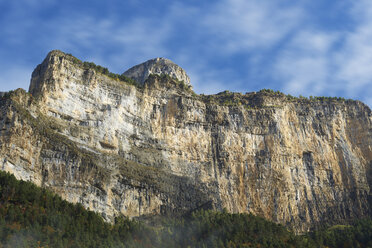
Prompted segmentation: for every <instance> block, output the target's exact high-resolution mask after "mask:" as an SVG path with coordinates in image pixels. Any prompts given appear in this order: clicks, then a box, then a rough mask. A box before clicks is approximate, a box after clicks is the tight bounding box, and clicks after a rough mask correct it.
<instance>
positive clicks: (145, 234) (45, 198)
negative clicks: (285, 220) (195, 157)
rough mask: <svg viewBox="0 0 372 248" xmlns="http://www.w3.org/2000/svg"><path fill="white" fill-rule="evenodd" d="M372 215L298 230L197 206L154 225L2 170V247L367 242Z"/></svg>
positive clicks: (357, 244) (370, 239) (369, 241)
mask: <svg viewBox="0 0 372 248" xmlns="http://www.w3.org/2000/svg"><path fill="white" fill-rule="evenodd" d="M371 245H372V221H371V220H363V221H358V222H356V223H355V224H354V225H353V226H342V227H340V226H336V227H333V228H329V229H324V230H322V231H318V232H315V233H310V234H306V235H302V236H296V235H294V234H293V233H292V232H290V231H288V230H287V229H286V228H284V227H283V226H281V225H277V224H274V223H271V222H268V221H266V220H264V219H262V218H259V217H255V216H253V215H249V214H230V213H227V212H225V211H223V212H215V211H203V210H202V211H198V212H194V213H192V214H190V215H188V216H185V217H183V218H174V219H169V218H168V219H165V218H164V219H160V220H158V222H157V223H153V224H152V225H148V224H144V223H141V222H138V221H133V220H129V219H127V218H125V217H120V218H117V219H116V221H115V224H109V223H105V222H104V221H103V219H102V218H101V217H100V216H99V215H98V214H96V213H94V212H92V211H88V210H86V209H84V208H83V207H82V206H81V205H80V204H71V203H68V202H66V201H64V200H62V199H61V198H60V197H59V196H57V195H55V194H53V193H51V192H50V191H48V190H47V189H42V188H39V187H37V186H35V185H34V184H32V183H30V182H24V181H19V180H16V179H15V177H14V176H12V175H10V174H8V173H5V172H0V247H56V248H58V247H370V246H371Z"/></svg>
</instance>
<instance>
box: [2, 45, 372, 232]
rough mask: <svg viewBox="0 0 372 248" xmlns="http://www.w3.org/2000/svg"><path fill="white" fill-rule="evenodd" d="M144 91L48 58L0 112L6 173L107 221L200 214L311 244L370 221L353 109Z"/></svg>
mask: <svg viewBox="0 0 372 248" xmlns="http://www.w3.org/2000/svg"><path fill="white" fill-rule="evenodd" d="M147 80H148V82H149V83H146V84H144V85H143V86H142V87H136V86H134V85H131V84H129V83H126V82H123V81H120V80H118V79H117V78H110V77H108V76H106V75H103V74H101V73H99V72H97V71H95V70H93V69H90V68H85V67H84V66H83V65H82V63H81V62H79V61H78V60H77V59H76V58H74V57H72V56H71V55H67V54H64V53H62V52H59V51H53V52H51V53H50V54H49V55H48V56H47V58H46V59H45V60H44V62H43V63H42V64H40V65H39V66H37V68H36V69H35V71H34V72H33V74H32V80H31V85H30V90H29V91H30V93H26V92H24V91H22V90H17V91H15V92H13V93H12V94H11V95H10V96H7V97H4V98H1V101H0V168H1V169H2V170H4V171H9V172H11V173H13V174H14V175H15V176H16V177H17V178H19V179H23V180H30V181H32V182H34V183H36V184H37V185H40V186H43V187H47V188H50V189H51V190H53V191H54V192H56V193H58V194H59V195H61V196H62V197H63V198H64V199H66V200H68V201H71V202H80V203H81V204H83V205H84V206H85V207H87V208H90V209H91V210H94V211H97V212H99V213H101V214H102V215H103V216H104V217H105V219H106V220H108V221H112V220H113V218H114V217H115V216H118V215H120V214H124V215H126V216H129V217H135V218H137V217H144V216H153V215H178V214H183V213H186V212H188V211H191V210H194V209H199V208H215V209H218V210H222V209H223V208H226V209H227V210H228V211H230V212H234V213H253V214H255V215H259V216H262V217H265V218H267V219H269V220H272V221H275V222H277V223H281V224H284V225H287V226H288V227H291V228H293V229H295V230H296V231H297V232H303V231H306V230H309V229H311V228H314V227H317V226H318V225H320V224H324V223H329V224H333V223H337V224H340V223H348V222H350V221H352V220H353V219H355V218H363V217H368V216H371V199H372V197H371V187H372V185H371V184H372V179H371V177H372V169H371V167H372V115H371V110H370V109H369V108H368V106H366V105H365V104H363V103H361V102H359V101H352V100H340V99H339V100H337V99H313V100H310V99H297V98H291V97H288V96H286V95H284V94H281V93H273V92H267V91H262V92H257V93H247V94H239V93H231V92H223V93H220V94H217V95H211V96H202V95H196V94H194V93H193V92H192V91H190V90H189V89H185V87H184V86H183V85H182V84H180V83H179V82H178V80H172V79H171V78H169V77H161V76H156V75H151V76H149V78H148V79H147Z"/></svg>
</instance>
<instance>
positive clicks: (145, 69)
mask: <svg viewBox="0 0 372 248" xmlns="http://www.w3.org/2000/svg"><path fill="white" fill-rule="evenodd" d="M150 74H156V75H162V74H165V75H169V76H170V77H171V78H174V79H177V80H179V81H183V82H184V83H185V84H186V85H188V86H191V84H190V78H189V76H187V74H186V72H185V71H184V70H183V69H182V68H181V67H179V66H178V65H176V64H175V63H173V62H172V61H171V60H169V59H166V58H155V59H150V60H148V61H146V62H144V63H142V64H139V65H136V66H133V67H132V68H130V69H129V70H127V71H126V72H124V73H123V75H124V76H127V77H129V78H132V79H134V80H135V81H137V82H139V83H141V84H143V83H144V82H145V81H146V79H147V78H148V77H149V75H150Z"/></svg>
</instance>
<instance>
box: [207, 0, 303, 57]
mask: <svg viewBox="0 0 372 248" xmlns="http://www.w3.org/2000/svg"><path fill="white" fill-rule="evenodd" d="M301 18H302V10H301V9H300V8H298V7H295V5H294V7H290V6H281V5H280V4H279V3H278V2H268V1H259V0H253V1H245V0H223V1H220V2H219V3H217V4H216V5H215V6H212V7H211V10H210V11H209V13H207V14H206V16H205V18H204V19H203V21H202V23H203V25H204V26H205V28H206V32H207V33H209V34H211V38H212V37H213V38H216V43H215V44H216V47H215V48H214V49H219V50H222V51H223V52H225V53H232V52H244V51H252V50H254V49H258V48H261V49H262V48H269V47H270V46H273V45H274V44H275V43H277V42H278V41H280V40H281V39H283V37H285V36H286V35H287V34H288V33H289V32H290V31H291V30H292V29H293V28H294V27H296V26H297V25H299V24H300V19H301ZM212 35H214V36H212Z"/></svg>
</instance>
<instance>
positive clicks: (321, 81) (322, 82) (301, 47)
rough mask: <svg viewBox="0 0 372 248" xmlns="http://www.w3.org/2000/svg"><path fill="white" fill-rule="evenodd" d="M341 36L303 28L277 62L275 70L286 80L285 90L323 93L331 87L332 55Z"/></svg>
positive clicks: (293, 92)
mask: <svg viewBox="0 0 372 248" xmlns="http://www.w3.org/2000/svg"><path fill="white" fill-rule="evenodd" d="M337 37H338V35H337V34H325V33H321V32H316V31H313V32H310V31H301V32H299V33H297V34H296V35H295V36H294V38H293V39H292V41H291V42H289V43H288V44H287V46H286V48H285V49H283V51H282V52H281V53H280V54H279V56H278V59H277V61H276V64H275V66H274V73H276V74H277V75H279V77H280V80H282V81H283V82H284V86H283V90H284V91H285V92H288V93H290V94H295V95H299V94H302V95H319V94H322V93H323V92H324V91H325V90H326V89H327V88H330V85H329V83H330V82H329V76H330V75H329V73H330V71H331V61H330V58H329V57H330V56H331V51H330V50H331V48H332V45H333V44H334V42H335V41H336V40H337ZM326 82H328V84H326Z"/></svg>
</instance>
